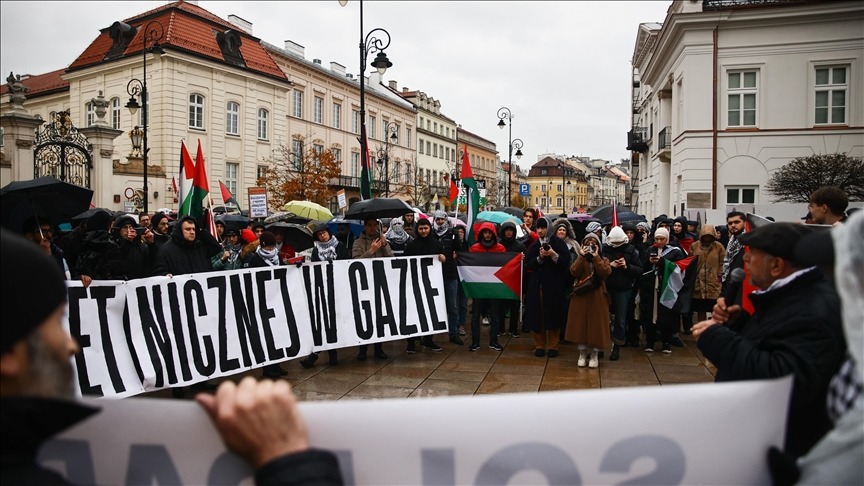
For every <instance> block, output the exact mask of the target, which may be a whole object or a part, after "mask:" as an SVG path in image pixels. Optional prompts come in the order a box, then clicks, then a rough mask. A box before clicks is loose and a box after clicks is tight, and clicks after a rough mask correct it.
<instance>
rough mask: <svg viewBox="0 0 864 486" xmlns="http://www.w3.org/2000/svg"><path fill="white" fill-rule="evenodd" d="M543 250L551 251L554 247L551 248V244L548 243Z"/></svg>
mask: <svg viewBox="0 0 864 486" xmlns="http://www.w3.org/2000/svg"><path fill="white" fill-rule="evenodd" d="M543 249H544V250H546V251H549V250H551V249H552V247H551V246H549V243H546V244H544V245H543Z"/></svg>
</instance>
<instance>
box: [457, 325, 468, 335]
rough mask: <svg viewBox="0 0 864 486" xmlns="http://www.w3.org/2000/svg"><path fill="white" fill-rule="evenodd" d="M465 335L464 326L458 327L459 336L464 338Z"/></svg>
mask: <svg viewBox="0 0 864 486" xmlns="http://www.w3.org/2000/svg"><path fill="white" fill-rule="evenodd" d="M466 334H468V333H467V332H466V331H465V326H459V335H460V336H464V335H466Z"/></svg>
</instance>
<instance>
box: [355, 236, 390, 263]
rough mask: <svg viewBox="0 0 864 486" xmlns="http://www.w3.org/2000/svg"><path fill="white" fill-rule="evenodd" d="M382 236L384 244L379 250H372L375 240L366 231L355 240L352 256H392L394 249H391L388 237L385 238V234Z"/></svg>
mask: <svg viewBox="0 0 864 486" xmlns="http://www.w3.org/2000/svg"><path fill="white" fill-rule="evenodd" d="M380 236H381V239H382V240H384V246H382V247H381V248H379V249H378V251H376V252H372V242H373V241H374V240H373V239H372V238H370V237H369V235H367V234H366V232H365V231H364V232H363V233H362V234H361V235H360V236H358V237H357V239H356V240H354V246H353V247H352V248H351V258H378V257H392V256H393V250H391V249H390V243H388V242H387V238H384V236H383V235H380ZM376 238H377V237H376Z"/></svg>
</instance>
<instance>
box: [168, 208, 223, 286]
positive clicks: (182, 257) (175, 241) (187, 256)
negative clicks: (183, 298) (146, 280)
mask: <svg viewBox="0 0 864 486" xmlns="http://www.w3.org/2000/svg"><path fill="white" fill-rule="evenodd" d="M196 226H197V225H196V224H195V218H193V217H192V216H184V217H182V218H180V221H178V222H177V223H176V224H175V225H174V231H173V232H172V233H171V241H169V242H167V243H165V244H164V245H162V248H160V249H159V254H158V255H157V257H156V268H155V269H154V270H153V275H168V276H171V275H183V274H187V273H200V272H209V271H211V270H213V263H212V261H211V260H210V258H211V257H213V255H216V254H218V253H222V247H221V246H220V245H219V242H218V241H216V238H214V237H213V235H211V234H210V233H208V232H206V231H198V228H197V227H196Z"/></svg>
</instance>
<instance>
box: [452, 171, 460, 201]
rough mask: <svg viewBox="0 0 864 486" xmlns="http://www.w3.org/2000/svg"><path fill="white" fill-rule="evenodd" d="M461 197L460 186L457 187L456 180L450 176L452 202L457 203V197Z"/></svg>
mask: <svg viewBox="0 0 864 486" xmlns="http://www.w3.org/2000/svg"><path fill="white" fill-rule="evenodd" d="M458 197H459V188H458V187H456V181H455V180H454V179H453V178H452V177H451V178H450V204H456V199H457V198H458Z"/></svg>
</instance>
